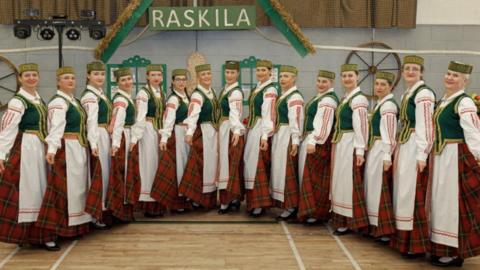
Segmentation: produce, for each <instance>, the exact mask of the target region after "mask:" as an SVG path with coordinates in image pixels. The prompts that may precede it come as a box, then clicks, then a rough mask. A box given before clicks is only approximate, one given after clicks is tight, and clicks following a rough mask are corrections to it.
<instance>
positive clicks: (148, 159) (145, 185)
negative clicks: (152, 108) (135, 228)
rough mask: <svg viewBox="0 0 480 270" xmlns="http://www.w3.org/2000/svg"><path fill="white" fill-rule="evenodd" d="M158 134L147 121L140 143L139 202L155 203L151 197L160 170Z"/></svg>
mask: <svg viewBox="0 0 480 270" xmlns="http://www.w3.org/2000/svg"><path fill="white" fill-rule="evenodd" d="M157 146H158V133H157V131H156V130H155V128H154V127H153V124H152V122H150V121H147V123H146V126H145V131H144V133H143V137H142V138H141V139H140V140H139V141H138V162H139V164H138V165H139V169H140V179H141V188H140V197H139V199H138V200H139V201H142V202H154V201H155V200H154V199H153V198H152V197H150V193H151V191H152V185H153V182H154V181H155V175H156V174H157V168H158V147H157Z"/></svg>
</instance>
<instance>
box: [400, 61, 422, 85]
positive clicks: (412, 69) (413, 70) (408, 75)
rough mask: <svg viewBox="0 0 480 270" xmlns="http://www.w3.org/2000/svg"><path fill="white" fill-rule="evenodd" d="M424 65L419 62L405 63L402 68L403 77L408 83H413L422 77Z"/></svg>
mask: <svg viewBox="0 0 480 270" xmlns="http://www.w3.org/2000/svg"><path fill="white" fill-rule="evenodd" d="M422 75H423V72H422V67H421V66H420V65H417V64H405V65H403V68H402V77H403V79H404V80H405V82H406V83H407V84H410V85H413V84H415V83H416V82H418V81H420V80H421V79H422Z"/></svg>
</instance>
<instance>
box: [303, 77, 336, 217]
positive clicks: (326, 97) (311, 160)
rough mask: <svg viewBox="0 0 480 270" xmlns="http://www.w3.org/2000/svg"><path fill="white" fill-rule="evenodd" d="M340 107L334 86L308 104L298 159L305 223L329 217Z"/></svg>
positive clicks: (331, 78)
mask: <svg viewBox="0 0 480 270" xmlns="http://www.w3.org/2000/svg"><path fill="white" fill-rule="evenodd" d="M318 77H323V78H327V79H329V80H334V79H335V73H333V72H331V71H327V70H320V71H319V72H318ZM337 106H338V97H337V95H336V94H335V91H334V89H333V88H330V89H328V90H327V91H325V92H323V93H318V94H317V95H316V96H315V97H313V98H312V99H311V100H310V101H309V102H308V103H307V105H306V106H305V120H304V124H303V130H304V131H303V142H302V144H301V146H300V151H299V161H298V176H299V177H298V178H299V187H300V198H299V202H298V219H299V220H300V221H302V222H308V223H314V222H316V221H317V220H322V221H326V220H328V219H329V217H330V208H331V204H330V181H331V152H332V142H331V141H332V135H333V132H332V127H333V125H334V123H335V110H336V108H337ZM308 145H314V146H315V152H314V153H311V154H308V153H307V146H308Z"/></svg>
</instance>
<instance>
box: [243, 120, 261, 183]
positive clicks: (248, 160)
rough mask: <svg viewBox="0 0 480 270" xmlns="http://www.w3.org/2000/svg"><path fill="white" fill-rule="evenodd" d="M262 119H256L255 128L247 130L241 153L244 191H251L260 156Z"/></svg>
mask: <svg viewBox="0 0 480 270" xmlns="http://www.w3.org/2000/svg"><path fill="white" fill-rule="evenodd" d="M261 122H262V118H260V117H259V118H258V119H257V122H256V123H255V126H254V127H253V128H252V129H249V130H248V133H247V142H246V144H245V151H244V153H243V161H244V163H245V167H244V170H243V171H244V179H245V189H253V186H254V184H255V176H256V174H257V165H258V158H259V155H260V139H261V137H262V125H261Z"/></svg>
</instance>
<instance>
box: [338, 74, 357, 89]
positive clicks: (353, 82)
mask: <svg viewBox="0 0 480 270" xmlns="http://www.w3.org/2000/svg"><path fill="white" fill-rule="evenodd" d="M342 84H343V86H344V87H345V88H347V89H350V90H353V89H355V88H357V84H358V75H357V73H356V72H355V71H344V72H342Z"/></svg>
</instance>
